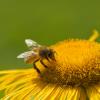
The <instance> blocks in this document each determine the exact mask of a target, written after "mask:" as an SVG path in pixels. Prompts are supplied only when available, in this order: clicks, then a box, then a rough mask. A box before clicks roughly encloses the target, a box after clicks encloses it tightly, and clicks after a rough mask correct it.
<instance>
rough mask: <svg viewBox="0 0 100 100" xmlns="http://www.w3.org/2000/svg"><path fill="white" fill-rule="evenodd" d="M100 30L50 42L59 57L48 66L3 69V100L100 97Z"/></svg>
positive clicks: (0, 74) (98, 99) (88, 99)
mask: <svg viewBox="0 0 100 100" xmlns="http://www.w3.org/2000/svg"><path fill="white" fill-rule="evenodd" d="M97 37H98V32H97V31H94V34H93V35H92V36H91V37H90V38H89V40H79V39H69V40H64V41H62V42H60V43H57V44H55V45H52V46H50V48H52V49H53V50H54V51H55V52H56V54H55V59H56V61H50V62H49V61H48V60H46V59H44V60H43V61H44V63H45V65H46V66H47V68H44V67H43V65H42V64H41V63H40V62H39V61H38V62H37V63H36V65H37V67H38V69H39V70H40V71H41V74H39V73H37V71H36V70H34V69H33V68H31V69H21V70H7V71H0V90H5V96H4V97H2V99H1V100H100V44H99V43H97V42H95V40H96V38H97Z"/></svg>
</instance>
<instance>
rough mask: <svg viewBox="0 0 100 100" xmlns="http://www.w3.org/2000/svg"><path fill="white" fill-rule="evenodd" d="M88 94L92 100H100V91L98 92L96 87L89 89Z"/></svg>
mask: <svg viewBox="0 0 100 100" xmlns="http://www.w3.org/2000/svg"><path fill="white" fill-rule="evenodd" d="M87 94H88V97H89V99H90V100H100V91H98V90H97V89H96V87H95V86H91V87H89V88H88V89H87Z"/></svg>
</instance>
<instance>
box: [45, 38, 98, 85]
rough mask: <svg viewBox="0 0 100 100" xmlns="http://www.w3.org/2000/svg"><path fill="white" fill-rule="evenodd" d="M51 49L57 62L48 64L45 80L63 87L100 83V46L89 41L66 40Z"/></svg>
mask: <svg viewBox="0 0 100 100" xmlns="http://www.w3.org/2000/svg"><path fill="white" fill-rule="evenodd" d="M51 48H52V49H53V50H54V51H55V52H56V54H55V59H56V61H55V62H54V61H51V63H49V62H48V63H47V62H45V63H46V64H47V65H48V69H46V70H45V71H44V72H43V78H44V79H45V80H46V81H48V82H51V83H57V84H63V85H88V84H95V83H97V82H99V81H100V45H99V44H98V43H96V42H89V41H88V40H65V41H62V42H60V43H57V44H55V45H53V46H51Z"/></svg>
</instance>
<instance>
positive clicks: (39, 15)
mask: <svg viewBox="0 0 100 100" xmlns="http://www.w3.org/2000/svg"><path fill="white" fill-rule="evenodd" d="M95 28H96V29H97V30H98V31H100V0H0V69H9V68H10V69H16V68H27V67H31V65H26V64H24V62H23V60H19V59H16V56H17V55H18V54H20V53H22V52H23V51H25V50H27V47H26V45H25V44H24V40H25V39H26V38H31V39H33V40H35V41H37V42H38V43H40V44H45V45H51V44H54V43H56V42H58V41H61V40H64V39H67V38H84V39H87V38H88V37H89V36H90V34H91V31H92V30H93V29H95Z"/></svg>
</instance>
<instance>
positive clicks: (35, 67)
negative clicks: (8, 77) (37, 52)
mask: <svg viewBox="0 0 100 100" xmlns="http://www.w3.org/2000/svg"><path fill="white" fill-rule="evenodd" d="M37 61H39V59H38V60H36V61H35V62H34V63H33V66H34V69H35V70H36V71H37V72H38V73H39V74H40V73H41V72H40V70H39V69H38V68H37V66H36V62H37Z"/></svg>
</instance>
